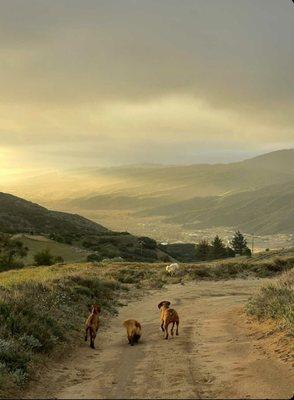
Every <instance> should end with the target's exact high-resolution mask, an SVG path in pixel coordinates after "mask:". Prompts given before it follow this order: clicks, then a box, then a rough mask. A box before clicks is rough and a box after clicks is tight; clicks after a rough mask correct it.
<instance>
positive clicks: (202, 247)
mask: <svg viewBox="0 0 294 400" xmlns="http://www.w3.org/2000/svg"><path fill="white" fill-rule="evenodd" d="M210 248H211V246H210V245H209V243H208V241H207V240H206V239H203V240H201V241H200V242H199V243H198V244H196V247H195V254H196V258H197V259H198V260H200V261H205V260H207V259H208V256H209V252H210Z"/></svg>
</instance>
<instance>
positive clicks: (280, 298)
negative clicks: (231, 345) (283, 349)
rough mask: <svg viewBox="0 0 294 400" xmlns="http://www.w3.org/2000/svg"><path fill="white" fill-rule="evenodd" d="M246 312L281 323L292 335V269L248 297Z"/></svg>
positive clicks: (293, 313)
mask: <svg viewBox="0 0 294 400" xmlns="http://www.w3.org/2000/svg"><path fill="white" fill-rule="evenodd" d="M247 312H248V314H250V315H254V316H256V317H257V318H258V319H273V320H275V321H277V322H278V323H282V328H283V327H285V328H287V329H289V331H290V332H291V333H292V334H293V335H294V269H293V268H292V269H291V270H290V271H287V272H285V273H284V274H283V275H282V276H281V277H280V278H279V280H278V281H277V282H276V283H270V284H268V285H266V286H263V287H262V288H261V290H260V292H259V293H258V294H257V295H256V296H254V297H253V298H251V299H250V301H249V302H248V304H247Z"/></svg>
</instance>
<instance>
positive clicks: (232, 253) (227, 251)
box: [226, 246, 235, 257]
mask: <svg viewBox="0 0 294 400" xmlns="http://www.w3.org/2000/svg"><path fill="white" fill-rule="evenodd" d="M226 253H227V257H235V252H234V250H233V249H232V248H231V247H230V246H227V247H226Z"/></svg>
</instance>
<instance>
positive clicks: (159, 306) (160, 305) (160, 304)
mask: <svg viewBox="0 0 294 400" xmlns="http://www.w3.org/2000/svg"><path fill="white" fill-rule="evenodd" d="M163 303H164V301H161V302H160V303H159V304H158V308H159V309H161V307H162V304H163Z"/></svg>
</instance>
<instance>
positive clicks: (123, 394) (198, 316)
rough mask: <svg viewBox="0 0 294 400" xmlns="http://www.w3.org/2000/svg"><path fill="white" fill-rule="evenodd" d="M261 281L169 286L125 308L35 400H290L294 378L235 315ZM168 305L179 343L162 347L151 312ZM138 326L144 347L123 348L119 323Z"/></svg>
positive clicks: (49, 377) (48, 377)
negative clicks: (174, 315) (93, 344)
mask: <svg viewBox="0 0 294 400" xmlns="http://www.w3.org/2000/svg"><path fill="white" fill-rule="evenodd" d="M260 284H261V281H258V280H247V281H246V280H235V281H228V282H201V283H194V284H186V285H184V286H183V285H171V286H169V287H168V288H167V289H164V290H162V291H157V292H153V293H151V294H150V295H148V296H145V297H144V298H143V299H142V300H140V301H137V302H132V303H130V304H129V305H128V306H127V307H123V308H122V309H121V312H120V314H119V316H118V317H117V318H114V319H113V321H112V325H111V328H109V329H107V330H105V331H104V332H100V334H99V335H98V337H97V339H96V344H97V349H96V350H94V351H93V350H91V349H90V348H88V347H87V346H86V345H83V344H81V347H80V348H79V349H77V351H76V353H75V354H74V355H73V356H72V357H71V358H70V359H68V360H65V361H64V362H63V363H61V364H60V363H59V364H58V365H54V366H53V368H52V369H51V371H49V373H48V374H45V376H44V379H43V380H42V382H41V385H42V386H40V387H38V388H37V389H34V391H33V392H30V393H29V394H28V395H27V397H31V398H32V397H34V398H38V397H39V398H40V397H42V398H44V397H47V398H49V397H50V398H71V399H74V398H87V399H91V398H103V399H105V398H128V399H131V398H169V399H172V398H187V399H188V398H255V399H256V398H290V397H291V396H292V394H293V389H294V370H293V366H291V365H290V363H288V365H287V364H285V363H282V362H281V361H279V360H278V359H276V358H275V357H271V356H270V355H267V354H265V353H264V352H263V351H261V349H260V346H259V345H258V343H256V340H254V339H253V338H252V336H250V335H249V334H248V331H247V330H246V326H245V325H244V320H243V317H242V315H241V314H240V312H239V311H238V310H240V306H241V305H242V304H244V302H245V301H246V299H247V298H248V296H249V295H251V294H252V292H253V290H255V289H256V288H257V287H258V286H260ZM165 299H166V300H170V301H171V302H172V304H173V306H174V307H175V308H176V309H177V311H178V312H179V315H180V319H181V320H180V336H178V337H176V336H175V338H174V339H171V340H168V341H166V340H164V339H163V336H162V333H161V331H160V329H159V313H158V310H157V307H156V306H157V304H158V303H159V301H161V300H165ZM127 318H137V319H138V320H139V321H140V322H141V323H142V325H143V337H142V342H141V343H140V344H139V345H138V346H134V347H130V346H128V344H127V340H126V336H125V332H124V330H123V327H122V321H123V320H125V319H127Z"/></svg>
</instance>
